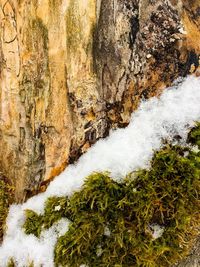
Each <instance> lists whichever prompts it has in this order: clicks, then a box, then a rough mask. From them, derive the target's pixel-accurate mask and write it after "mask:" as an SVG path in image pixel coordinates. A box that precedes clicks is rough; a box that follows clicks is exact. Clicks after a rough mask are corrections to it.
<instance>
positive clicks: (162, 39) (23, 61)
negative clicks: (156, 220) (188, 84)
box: [0, 0, 200, 267]
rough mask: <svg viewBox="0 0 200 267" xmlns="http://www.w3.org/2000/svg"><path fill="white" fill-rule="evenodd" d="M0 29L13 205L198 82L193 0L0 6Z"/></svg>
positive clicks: (2, 110)
mask: <svg viewBox="0 0 200 267" xmlns="http://www.w3.org/2000/svg"><path fill="white" fill-rule="evenodd" d="M0 23H1V27H0V149H1V151H0V170H1V171H3V172H4V174H5V175H6V176H7V177H8V178H9V179H10V180H11V181H12V182H13V184H14V186H15V188H16V200H17V201H22V200H23V199H25V198H26V197H27V196H29V195H30V194H32V193H33V192H35V191H37V190H38V188H40V186H41V185H42V184H43V183H45V181H48V180H49V179H51V178H53V177H54V176H55V175H57V174H58V173H59V172H61V171H62V170H63V169H64V167H65V166H66V165H67V164H68V163H69V162H73V161H74V160H76V159H77V158H78V157H79V156H80V155H81V154H82V153H84V152H85V151H86V150H87V149H88V148H89V147H90V146H91V145H92V144H93V143H95V142H96V140H98V139H99V138H102V137H105V136H106V135H107V134H108V132H109V129H110V128H116V127H123V126H126V125H127V124H128V123H129V119H130V114H131V113H132V111H133V110H135V109H136V108H137V106H138V104H139V102H140V100H141V99H144V98H145V99H146V98H149V97H151V96H154V95H159V94H160V93H161V92H162V90H163V88H164V87H166V86H169V85H171V83H172V82H173V81H174V80H175V79H176V78H177V77H179V76H186V75H187V74H188V73H193V72H196V73H197V74H199V72H200V71H199V61H200V60H199V54H200V42H199V40H200V0H182V1H181V0H84V1H83V0H42V1H39V0H0ZM197 248H199V246H197ZM193 254H194V256H193ZM193 254H192V255H191V258H189V259H188V260H187V261H185V262H183V263H181V265H179V266H181V267H186V266H187V267H195V266H200V263H199V261H198V256H197V255H199V251H198V249H196V250H194V253H193Z"/></svg>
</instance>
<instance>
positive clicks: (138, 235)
mask: <svg viewBox="0 0 200 267" xmlns="http://www.w3.org/2000/svg"><path fill="white" fill-rule="evenodd" d="M194 131H196V129H193V131H192V132H191V133H190V134H189V136H193V135H194ZM199 192H200V154H199V152H194V151H191V150H190V149H189V148H183V147H179V146H170V145H167V146H165V148H163V149H162V150H161V151H159V152H156V153H155V155H154V157H153V159H152V161H151V168H150V169H149V170H141V171H139V172H137V173H134V174H130V175H128V176H127V177H126V178H125V180H124V181H123V182H121V183H117V182H115V181H113V180H112V179H111V178H110V177H109V174H108V173H94V174H92V175H91V176H89V177H88V178H87V180H86V182H85V184H84V186H83V187H82V189H81V190H80V191H79V192H76V193H74V194H73V196H72V197H71V198H70V199H68V198H65V197H63V198H50V199H49V200H48V201H47V202H46V206H45V212H44V214H43V215H37V214H35V213H32V218H33V219H34V216H35V217H36V220H37V221H38V225H39V226H38V229H39V230H38V231H39V232H40V231H41V227H42V226H45V227H46V228H48V227H50V226H51V225H52V224H53V223H54V222H55V221H57V220H59V219H60V218H61V217H66V218H69V219H70V220H71V224H70V227H69V229H68V231H67V232H66V233H65V235H64V236H62V237H60V238H59V239H58V242H57V244H56V247H55V264H56V266H71V267H76V266H77V267H78V266H80V265H81V264H85V265H87V266H102V267H103V266H105V267H107V266H110V267H111V266H112V267H113V266H115V267H117V266H124V267H129V266H139V267H140V266H148V267H162V266H163V267H164V266H170V265H171V264H172V263H174V262H176V261H177V260H179V259H180V258H181V257H183V256H185V255H187V253H188V250H189V248H190V246H191V243H192V240H193V238H194V236H195V235H196V234H197V232H196V229H197V226H198V225H199V223H200V218H199V214H198V213H199V209H200V199H199ZM60 203H63V204H60ZM58 204H59V205H58ZM58 206H59V208H56V207H58ZM48 214H49V215H48ZM31 221H32V220H31ZM24 226H25V230H26V232H29V233H31V232H32V233H33V234H35V233H36V235H37V236H38V231H37V230H36V228H37V223H36V225H35V226H36V228H34V227H32V222H30V223H29V217H27V221H26V223H25V225H24ZM31 229H33V230H31ZM156 229H158V231H156Z"/></svg>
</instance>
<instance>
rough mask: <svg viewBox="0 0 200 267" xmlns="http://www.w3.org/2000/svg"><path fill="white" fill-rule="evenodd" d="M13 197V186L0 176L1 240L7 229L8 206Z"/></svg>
mask: <svg viewBox="0 0 200 267" xmlns="http://www.w3.org/2000/svg"><path fill="white" fill-rule="evenodd" d="M12 199H13V188H12V187H11V186H10V185H9V184H8V183H7V182H6V180H5V179H4V178H3V177H1V176H0V240H1V239H2V237H3V233H4V230H5V222H6V217H7V214H8V208H9V205H10V204H11V202H12Z"/></svg>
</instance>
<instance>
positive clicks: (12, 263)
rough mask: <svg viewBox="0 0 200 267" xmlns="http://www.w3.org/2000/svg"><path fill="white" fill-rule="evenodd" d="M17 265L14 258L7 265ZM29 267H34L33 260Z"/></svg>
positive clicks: (9, 266)
mask: <svg viewBox="0 0 200 267" xmlns="http://www.w3.org/2000/svg"><path fill="white" fill-rule="evenodd" d="M15 266H17V265H16V264H15V262H14V260H13V259H12V258H11V259H10V260H9V262H8V264H7V267H15ZM27 267H34V264H33V262H31V263H30V264H29V265H28V266H27Z"/></svg>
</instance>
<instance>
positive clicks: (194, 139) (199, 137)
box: [188, 122, 200, 149]
mask: <svg viewBox="0 0 200 267" xmlns="http://www.w3.org/2000/svg"><path fill="white" fill-rule="evenodd" d="M188 142H190V143H191V144H193V145H196V146H198V147H199V149H200V122H198V123H197V124H196V126H195V127H194V128H193V129H192V131H191V132H190V133H189V135H188Z"/></svg>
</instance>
